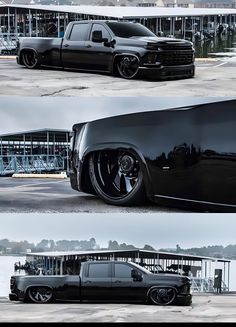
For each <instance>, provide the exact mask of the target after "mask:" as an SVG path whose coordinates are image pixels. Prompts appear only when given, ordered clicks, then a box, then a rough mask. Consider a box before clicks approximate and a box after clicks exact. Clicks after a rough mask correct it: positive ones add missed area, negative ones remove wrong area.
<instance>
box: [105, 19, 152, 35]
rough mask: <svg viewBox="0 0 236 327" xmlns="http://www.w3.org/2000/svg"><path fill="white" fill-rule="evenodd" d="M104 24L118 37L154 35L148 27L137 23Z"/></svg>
mask: <svg viewBox="0 0 236 327" xmlns="http://www.w3.org/2000/svg"><path fill="white" fill-rule="evenodd" d="M106 24H107V25H108V26H109V27H110V29H111V30H112V32H113V33H114V34H115V35H116V36H118V37H125V38H128V37H132V36H156V35H155V34H154V33H152V32H151V31H150V30H149V29H147V28H146V27H145V26H143V25H141V24H139V23H121V22H118V23H116V22H110V23H106Z"/></svg>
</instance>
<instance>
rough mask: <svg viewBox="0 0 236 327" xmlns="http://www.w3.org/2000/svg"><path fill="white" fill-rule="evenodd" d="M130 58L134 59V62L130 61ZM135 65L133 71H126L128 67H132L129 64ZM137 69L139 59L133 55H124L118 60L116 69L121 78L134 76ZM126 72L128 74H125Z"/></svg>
mask: <svg viewBox="0 0 236 327" xmlns="http://www.w3.org/2000/svg"><path fill="white" fill-rule="evenodd" d="M130 58H132V59H134V61H135V62H134V63H132V62H130ZM132 65H136V67H135V68H134V72H133V73H130V74H129V73H128V70H129V69H132V68H131V66H132ZM138 69H139V60H138V58H136V57H134V56H125V57H123V58H122V59H121V60H120V61H119V62H118V71H119V73H120V75H121V76H122V77H123V78H127V79H131V78H133V77H135V76H136V75H137V73H138ZM127 73H128V74H127Z"/></svg>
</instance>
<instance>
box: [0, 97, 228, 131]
mask: <svg viewBox="0 0 236 327" xmlns="http://www.w3.org/2000/svg"><path fill="white" fill-rule="evenodd" d="M222 99H225V100H226V99H230V98H226V97H225V98H222V97H221V98H218V97H208V98H204V97H170V98H168V97H41V98H40V97H15V96H13V97H9V96H8V97H6V96H0V117H1V119H0V134H5V133H14V132H21V131H27V130H33V129H42V128H56V129H69V130H71V128H72V125H73V124H75V123H79V122H84V121H91V120H94V119H98V118H104V117H108V116H113V115H118V114H125V113H132V112H137V111H150V110H158V109H166V108H167V109H168V108H173V107H181V106H189V105H193V104H198V103H205V102H213V101H222Z"/></svg>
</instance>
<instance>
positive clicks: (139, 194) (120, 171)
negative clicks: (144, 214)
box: [89, 151, 145, 206]
mask: <svg viewBox="0 0 236 327" xmlns="http://www.w3.org/2000/svg"><path fill="white" fill-rule="evenodd" d="M89 175H90V179H91V182H92V185H93V187H94V189H95V191H96V193H97V195H98V196H99V197H100V198H102V199H103V200H104V201H105V202H107V203H109V204H114V205H126V206H129V205H134V204H141V203H142V202H144V199H145V189H144V182H143V173H142V171H141V167H140V163H139V160H138V159H137V158H136V156H135V155H134V154H131V153H129V152H127V151H99V152H94V153H93V154H92V155H91V156H90V159H89Z"/></svg>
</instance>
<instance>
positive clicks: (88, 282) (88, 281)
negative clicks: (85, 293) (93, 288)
mask: <svg viewBox="0 0 236 327" xmlns="http://www.w3.org/2000/svg"><path fill="white" fill-rule="evenodd" d="M91 283H92V282H91V280H87V281H86V282H84V284H91Z"/></svg>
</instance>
